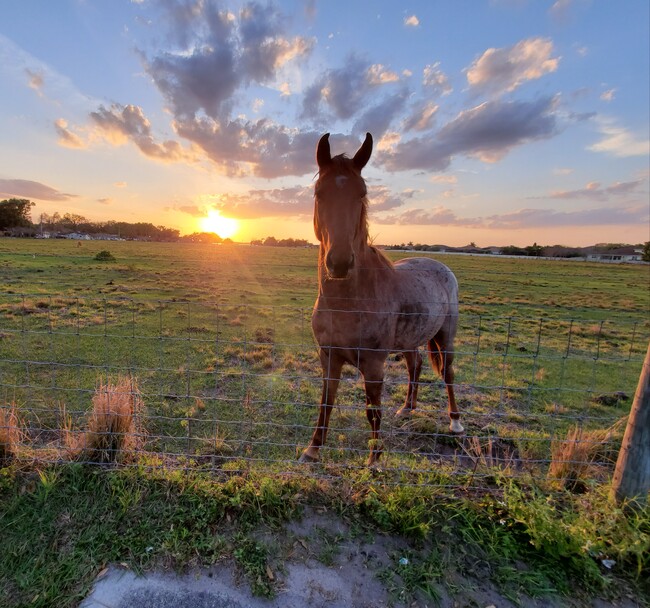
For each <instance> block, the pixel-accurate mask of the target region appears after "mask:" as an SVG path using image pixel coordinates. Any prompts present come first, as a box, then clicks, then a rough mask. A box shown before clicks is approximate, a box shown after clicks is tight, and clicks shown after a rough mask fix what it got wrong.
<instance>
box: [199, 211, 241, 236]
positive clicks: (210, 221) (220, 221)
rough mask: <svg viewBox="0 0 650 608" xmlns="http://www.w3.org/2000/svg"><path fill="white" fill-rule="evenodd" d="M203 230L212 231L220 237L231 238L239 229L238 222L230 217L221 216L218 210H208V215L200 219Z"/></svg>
mask: <svg viewBox="0 0 650 608" xmlns="http://www.w3.org/2000/svg"><path fill="white" fill-rule="evenodd" d="M201 229H202V230H203V231H204V232H214V233H215V234H218V235H219V236H220V237H221V238H222V239H228V238H231V237H232V236H233V235H234V234H236V232H237V230H238V229H239V222H238V221H237V220H236V219H234V218H232V217H223V216H222V215H221V213H219V212H218V211H214V210H210V211H208V217H204V218H202V219H201Z"/></svg>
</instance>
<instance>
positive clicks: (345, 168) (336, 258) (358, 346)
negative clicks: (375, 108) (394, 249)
mask: <svg viewBox="0 0 650 608" xmlns="http://www.w3.org/2000/svg"><path fill="white" fill-rule="evenodd" d="M328 138H329V133H328V134H326V135H323V136H322V137H321V139H320V141H319V142H318V148H317V151H316V161H317V163H318V171H319V173H318V181H317V182H316V188H315V207H314V230H315V233H316V237H317V238H318V240H319V241H320V251H319V256H318V282H319V289H318V298H317V300H316V304H315V306H314V312H313V315H312V328H313V331H314V336H315V337H316V341H317V342H318V345H319V347H320V360H321V365H322V368H323V394H322V398H321V404H320V410H319V414H318V421H317V422H316V427H315V429H314V434H313V436H312V439H311V442H310V444H309V446H308V447H307V448H306V449H305V450H304V452H303V453H302V456H301V457H300V460H301V462H313V461H316V460H318V458H319V450H320V448H321V446H322V445H323V444H324V443H325V438H326V435H327V427H328V424H329V418H330V414H331V412H332V407H333V405H334V402H335V399H336V392H337V389H338V386H339V381H340V378H341V369H342V367H343V365H344V364H345V363H348V364H350V365H353V366H354V367H356V368H357V369H359V371H360V372H361V373H362V374H363V378H364V381H365V389H366V415H367V417H368V421H369V422H370V428H371V438H372V441H371V442H370V445H371V449H370V457H369V459H368V464H369V465H372V464H375V463H376V462H377V461H378V459H379V457H380V455H381V451H382V446H381V442H380V440H379V427H380V424H381V392H382V385H383V381H384V363H385V361H386V358H387V356H388V354H389V353H393V352H400V353H402V354H403V356H404V359H405V360H406V365H407V367H408V375H409V384H408V391H407V395H406V401H405V402H404V405H403V406H402V407H401V408H400V410H399V411H398V415H408V414H410V413H411V411H412V410H413V409H415V406H416V400H417V393H418V381H419V377H420V371H421V369H422V355H421V354H420V352H419V348H418V347H420V346H422V345H424V344H426V345H427V350H428V353H429V356H430V359H431V363H432V365H433V367H434V369H435V370H436V371H437V372H438V373H439V374H440V375H441V376H442V378H443V380H444V382H445V384H446V387H447V394H448V397H449V417H450V429H451V431H452V432H453V433H462V432H463V426H462V425H461V423H460V421H459V418H460V414H459V412H458V408H457V407H456V399H455V396H454V385H453V383H454V371H453V367H452V363H453V358H454V348H453V344H454V337H455V335H456V327H457V323H458V283H457V282H456V277H454V275H453V273H452V272H451V271H450V270H449V268H447V267H446V266H445V265H443V264H441V263H440V262H437V261H435V260H433V259H430V258H408V259H404V260H401V261H399V262H397V263H395V264H393V263H392V262H391V261H390V260H389V259H388V258H386V257H385V256H384V255H383V254H382V253H380V252H379V251H378V250H377V249H376V248H374V247H372V246H371V245H370V244H369V242H368V224H367V211H368V200H367V198H366V194H367V191H366V183H365V181H364V179H363V178H362V177H361V170H362V169H363V168H364V167H365V166H366V163H367V162H368V160H370V155H371V153H372V136H371V135H370V133H368V134H366V139H365V141H364V143H363V144H362V146H361V148H359V150H358V151H357V153H356V154H355V155H354V157H353V158H348V157H347V156H345V155H344V154H341V155H339V156H334V157H332V156H331V153H330V145H329V139H328Z"/></svg>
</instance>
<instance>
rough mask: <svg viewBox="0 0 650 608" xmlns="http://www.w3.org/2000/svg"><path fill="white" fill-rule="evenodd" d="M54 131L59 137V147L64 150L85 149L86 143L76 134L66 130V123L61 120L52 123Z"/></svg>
mask: <svg viewBox="0 0 650 608" xmlns="http://www.w3.org/2000/svg"><path fill="white" fill-rule="evenodd" d="M54 129H55V130H56V132H57V134H58V135H59V145H60V146H63V147H64V148H76V149H80V148H85V147H86V143H85V142H84V141H83V140H82V139H81V137H79V136H78V135H77V134H76V133H73V132H72V131H71V130H70V129H68V123H67V121H66V120H64V119H63V118H58V119H57V120H55V121H54Z"/></svg>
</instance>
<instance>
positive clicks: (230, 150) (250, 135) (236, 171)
mask: <svg viewBox="0 0 650 608" xmlns="http://www.w3.org/2000/svg"><path fill="white" fill-rule="evenodd" d="M174 129H175V130H176V133H177V134H178V135H179V136H180V137H183V138H184V139H187V140H189V141H191V142H192V143H193V144H195V145H196V146H198V147H199V148H200V149H202V150H203V152H204V153H205V154H206V155H207V156H208V158H209V159H210V160H212V162H213V163H214V165H215V166H216V167H218V168H219V169H220V170H222V171H223V172H224V173H226V174H228V175H242V174H245V173H252V174H253V175H256V176H258V177H265V178H274V177H280V176H283V175H304V174H306V173H310V172H311V173H313V172H314V171H315V161H314V150H315V149H316V143H317V142H318V138H319V137H320V135H321V133H319V132H316V131H309V130H306V129H305V130H298V129H289V128H288V127H284V126H282V125H278V124H275V123H273V122H272V121H270V120H268V119H266V118H262V119H259V120H256V121H248V120H244V119H236V120H232V121H228V122H226V121H222V122H217V121H215V120H212V119H211V118H207V117H204V118H195V119H191V120H184V121H176V122H175V123H174Z"/></svg>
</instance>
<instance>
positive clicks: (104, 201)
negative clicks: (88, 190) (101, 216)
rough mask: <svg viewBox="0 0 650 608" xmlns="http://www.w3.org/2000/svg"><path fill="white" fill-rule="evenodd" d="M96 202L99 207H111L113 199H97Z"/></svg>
mask: <svg viewBox="0 0 650 608" xmlns="http://www.w3.org/2000/svg"><path fill="white" fill-rule="evenodd" d="M97 202H98V203H99V204H100V205H112V204H113V199H112V198H109V197H104V198H98V199H97Z"/></svg>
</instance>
